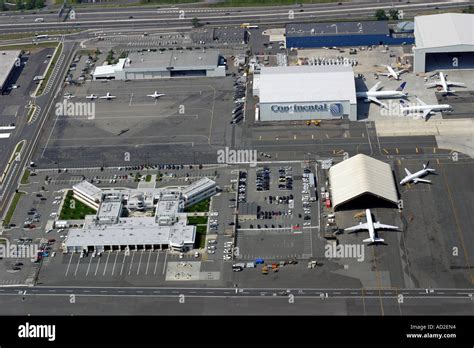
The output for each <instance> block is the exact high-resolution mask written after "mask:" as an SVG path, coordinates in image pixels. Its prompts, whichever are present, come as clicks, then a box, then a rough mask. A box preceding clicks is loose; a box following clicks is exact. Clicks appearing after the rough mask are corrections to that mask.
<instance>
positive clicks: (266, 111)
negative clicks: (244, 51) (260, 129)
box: [253, 65, 357, 121]
mask: <svg viewBox="0 0 474 348" xmlns="http://www.w3.org/2000/svg"><path fill="white" fill-rule="evenodd" d="M253 88H254V89H253V93H254V96H257V97H259V104H258V112H256V115H258V117H256V121H295V120H316V119H317V120H321V119H341V118H343V119H349V120H351V121H357V98H356V90H355V81H354V72H353V70H352V67H350V66H347V65H320V66H284V67H263V68H262V69H261V73H260V74H257V75H255V76H254V86H253Z"/></svg>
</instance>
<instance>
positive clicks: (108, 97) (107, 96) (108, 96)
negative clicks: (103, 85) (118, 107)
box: [99, 92, 117, 100]
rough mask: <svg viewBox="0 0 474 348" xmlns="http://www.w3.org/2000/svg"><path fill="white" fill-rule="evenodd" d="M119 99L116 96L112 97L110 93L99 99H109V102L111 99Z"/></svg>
mask: <svg viewBox="0 0 474 348" xmlns="http://www.w3.org/2000/svg"><path fill="white" fill-rule="evenodd" d="M115 98H117V97H116V96H114V95H111V94H110V93H109V92H107V94H106V95H104V96H102V97H99V99H107V100H110V99H115Z"/></svg>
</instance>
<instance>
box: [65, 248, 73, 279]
mask: <svg viewBox="0 0 474 348" xmlns="http://www.w3.org/2000/svg"><path fill="white" fill-rule="evenodd" d="M73 256H74V253H71V258H70V259H69V263H68V264H67V268H66V274H65V276H66V277H67V273H68V272H69V267H70V266H71V261H72V257H73Z"/></svg>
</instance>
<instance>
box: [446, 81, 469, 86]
mask: <svg viewBox="0 0 474 348" xmlns="http://www.w3.org/2000/svg"><path fill="white" fill-rule="evenodd" d="M446 83H447V84H448V85H449V86H465V85H466V84H465V83H462V82H453V81H446Z"/></svg>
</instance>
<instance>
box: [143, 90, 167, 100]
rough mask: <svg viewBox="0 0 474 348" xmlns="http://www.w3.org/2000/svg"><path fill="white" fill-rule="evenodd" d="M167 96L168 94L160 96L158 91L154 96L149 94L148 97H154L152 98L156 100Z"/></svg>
mask: <svg viewBox="0 0 474 348" xmlns="http://www.w3.org/2000/svg"><path fill="white" fill-rule="evenodd" d="M165 95H166V94H160V93H158V92H157V91H155V93H153V94H148V95H147V97H152V98H154V99H158V98H159V97H163V96H165Z"/></svg>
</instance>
